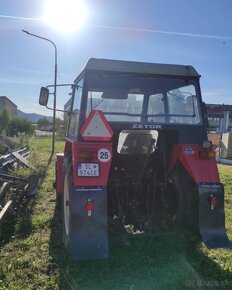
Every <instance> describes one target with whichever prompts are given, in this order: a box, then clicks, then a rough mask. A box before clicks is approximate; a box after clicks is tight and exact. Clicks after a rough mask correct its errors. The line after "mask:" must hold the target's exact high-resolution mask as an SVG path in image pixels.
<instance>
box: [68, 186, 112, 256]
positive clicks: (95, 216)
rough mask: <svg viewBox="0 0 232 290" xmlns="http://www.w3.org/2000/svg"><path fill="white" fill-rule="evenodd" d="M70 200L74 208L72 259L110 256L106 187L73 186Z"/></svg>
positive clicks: (71, 238) (72, 210)
mask: <svg viewBox="0 0 232 290" xmlns="http://www.w3.org/2000/svg"><path fill="white" fill-rule="evenodd" d="M69 201H70V211H71V212H70V214H71V224H70V231H71V232H70V241H69V243H70V248H69V250H70V255H71V257H72V259H74V260H88V259H91V260H93V259H106V258H108V256H109V249H108V248H109V247H108V229H107V191H106V188H104V187H96V188H83V187H73V189H72V192H71V193H70V200H69ZM90 203H91V204H92V205H91V207H90Z"/></svg>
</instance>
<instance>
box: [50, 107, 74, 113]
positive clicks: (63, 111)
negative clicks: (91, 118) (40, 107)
mask: <svg viewBox="0 0 232 290" xmlns="http://www.w3.org/2000/svg"><path fill="white" fill-rule="evenodd" d="M46 108H47V109H48V110H51V111H54V109H53V108H49V107H48V106H46ZM55 111H58V112H62V113H69V112H70V111H65V110H60V109H56V110H55Z"/></svg>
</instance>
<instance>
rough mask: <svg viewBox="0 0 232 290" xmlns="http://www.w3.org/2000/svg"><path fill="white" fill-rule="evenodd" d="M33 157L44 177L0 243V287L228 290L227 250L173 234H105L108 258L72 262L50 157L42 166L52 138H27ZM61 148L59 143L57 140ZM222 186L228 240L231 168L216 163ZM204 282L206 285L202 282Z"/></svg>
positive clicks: (231, 258) (231, 262)
mask: <svg viewBox="0 0 232 290" xmlns="http://www.w3.org/2000/svg"><path fill="white" fill-rule="evenodd" d="M31 146H32V148H33V152H34V153H33V154H32V159H33V158H34V162H35V163H36V166H37V168H39V172H40V175H41V176H42V178H43V180H42V181H41V183H40V188H39V193H38V195H37V197H36V198H35V199H33V200H32V201H31V202H30V203H29V205H28V209H27V210H24V211H22V212H21V213H20V216H19V218H18V219H17V222H16V223H15V224H14V228H13V231H11V235H10V236H8V237H7V238H5V240H3V241H2V244H1V252H0V289H7V290H8V289H10V290H14V289H20V290H21V289H22V290H26V289H35V290H37V289H63V290H66V289H78V290H79V289H81V290H82V289H83V290H87V289H91V290H92V289H93V290H95V289H96V290H97V289H99V290H100V289H105V290H108V289H115V290H116V289H117V290H118V289H119V290H121V289H122V290H124V289H125V290H126V289H128V290H143V289H144V290H145V289H146V290H147V289H148V290H149V289H185V288H186V289H231V288H232V253H231V250H208V249H206V248H205V247H204V246H203V245H200V246H199V247H198V248H196V247H193V246H192V245H191V244H190V243H189V242H187V241H186V240H185V239H184V237H183V236H181V235H180V234H179V235H178V234H177V233H175V234H170V235H165V236H153V237H151V236H142V235H137V236H134V237H133V238H131V245H130V246H127V245H125V244H124V243H123V242H122V241H120V239H118V237H117V234H116V233H115V232H110V257H109V259H107V260H99V261H82V262H73V261H71V260H70V259H69V258H68V257H67V255H66V253H65V251H64V248H63V245H62V242H61V227H60V213H59V212H58V210H57V208H56V201H55V192H54V190H53V188H52V183H53V181H54V159H53V161H52V162H51V164H50V165H49V167H47V160H48V158H49V155H50V148H51V142H50V141H49V140H48V139H38V140H33V141H32V142H31ZM56 146H57V150H56V151H62V150H63V146H64V143H63V142H61V141H59V142H57V144H56ZM219 170H220V175H221V179H222V182H223V183H224V184H225V210H226V227H227V231H228V234H229V237H230V239H232V227H231V226H232V167H229V166H223V165H220V166H219ZM207 283H208V284H207Z"/></svg>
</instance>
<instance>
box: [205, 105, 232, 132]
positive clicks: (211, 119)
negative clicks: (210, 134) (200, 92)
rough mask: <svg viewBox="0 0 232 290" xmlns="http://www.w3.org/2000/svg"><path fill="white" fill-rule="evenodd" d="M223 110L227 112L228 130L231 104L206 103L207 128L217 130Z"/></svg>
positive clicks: (231, 123) (231, 116) (230, 124)
mask: <svg viewBox="0 0 232 290" xmlns="http://www.w3.org/2000/svg"><path fill="white" fill-rule="evenodd" d="M224 112H229V124H228V125H229V126H228V127H229V131H231V130H232V105H224V104H206V116H207V118H208V129H209V130H210V131H218V130H219V128H220V126H221V122H223V118H224Z"/></svg>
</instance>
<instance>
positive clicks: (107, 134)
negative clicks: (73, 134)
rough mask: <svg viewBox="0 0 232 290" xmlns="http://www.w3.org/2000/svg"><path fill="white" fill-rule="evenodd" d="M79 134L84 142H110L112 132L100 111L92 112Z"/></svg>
mask: <svg viewBox="0 0 232 290" xmlns="http://www.w3.org/2000/svg"><path fill="white" fill-rule="evenodd" d="M80 133H81V135H82V138H83V139H84V140H96V141H110V140H111V138H112V136H113V134H114V133H113V130H112V128H111V127H110V125H109V123H108V122H107V120H106V118H105V116H104V114H103V113H102V111H98V110H92V111H91V113H90V114H89V116H88V118H87V120H86V122H85V124H84V126H83V127H82V128H81V130H80Z"/></svg>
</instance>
